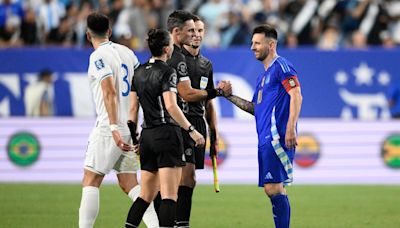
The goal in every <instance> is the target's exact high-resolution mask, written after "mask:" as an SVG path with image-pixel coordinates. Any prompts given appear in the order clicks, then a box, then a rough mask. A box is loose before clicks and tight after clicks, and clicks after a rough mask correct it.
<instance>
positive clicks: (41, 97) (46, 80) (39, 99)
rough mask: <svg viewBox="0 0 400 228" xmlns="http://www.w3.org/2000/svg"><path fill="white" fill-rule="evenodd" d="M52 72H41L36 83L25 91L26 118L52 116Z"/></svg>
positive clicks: (46, 70) (45, 70)
mask: <svg viewBox="0 0 400 228" xmlns="http://www.w3.org/2000/svg"><path fill="white" fill-rule="evenodd" d="M52 83H53V72H51V71H50V70H48V69H44V70H42V71H41V72H40V73H39V75H38V81H37V82H36V83H35V84H30V85H29V86H28V87H27V88H26V90H25V97H24V101H25V112H26V115H27V116H32V117H38V116H51V115H53V100H54V95H53V86H52Z"/></svg>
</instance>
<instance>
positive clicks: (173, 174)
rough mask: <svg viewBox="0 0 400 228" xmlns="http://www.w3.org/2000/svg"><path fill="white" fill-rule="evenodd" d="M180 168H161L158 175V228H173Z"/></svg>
mask: <svg viewBox="0 0 400 228" xmlns="http://www.w3.org/2000/svg"><path fill="white" fill-rule="evenodd" d="M181 173H182V168H181V167H179V168H178V167H176V168H170V167H166V168H161V169H159V175H160V192H161V198H162V200H161V205H160V217H159V219H160V227H174V225H175V217H176V201H177V199H178V186H179V182H180V179H181Z"/></svg>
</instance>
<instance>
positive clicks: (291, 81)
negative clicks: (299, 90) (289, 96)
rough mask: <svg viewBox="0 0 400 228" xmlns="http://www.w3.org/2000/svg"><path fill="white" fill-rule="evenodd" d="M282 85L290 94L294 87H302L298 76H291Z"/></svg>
mask: <svg viewBox="0 0 400 228" xmlns="http://www.w3.org/2000/svg"><path fill="white" fill-rule="evenodd" d="M282 85H283V87H284V88H285V90H286V92H289V90H291V89H293V88H294V87H300V82H299V80H298V79H297V76H291V77H290V78H287V79H285V80H284V81H283V82H282Z"/></svg>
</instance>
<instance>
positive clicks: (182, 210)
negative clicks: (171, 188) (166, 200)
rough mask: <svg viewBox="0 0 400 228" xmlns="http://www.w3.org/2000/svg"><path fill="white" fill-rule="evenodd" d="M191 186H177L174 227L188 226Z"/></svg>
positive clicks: (184, 227) (183, 227)
mask: <svg viewBox="0 0 400 228" xmlns="http://www.w3.org/2000/svg"><path fill="white" fill-rule="evenodd" d="M192 195H193V188H190V187H188V186H179V189H178V202H177V206H176V227H178V228H186V227H189V220H190V211H191V209H192Z"/></svg>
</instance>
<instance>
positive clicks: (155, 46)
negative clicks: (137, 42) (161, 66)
mask: <svg viewBox="0 0 400 228" xmlns="http://www.w3.org/2000/svg"><path fill="white" fill-rule="evenodd" d="M147 36H148V38H147V43H148V45H149V49H150V52H151V55H152V56H154V57H159V56H161V55H162V54H164V51H163V48H164V47H165V46H168V45H169V42H170V41H171V37H170V34H169V32H168V31H167V30H165V29H150V30H149V32H148V33H147Z"/></svg>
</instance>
